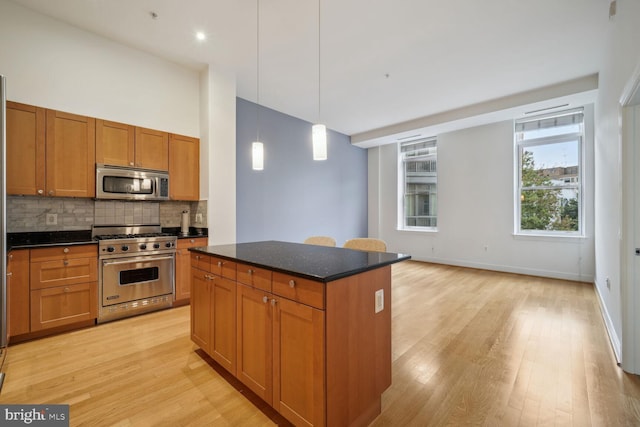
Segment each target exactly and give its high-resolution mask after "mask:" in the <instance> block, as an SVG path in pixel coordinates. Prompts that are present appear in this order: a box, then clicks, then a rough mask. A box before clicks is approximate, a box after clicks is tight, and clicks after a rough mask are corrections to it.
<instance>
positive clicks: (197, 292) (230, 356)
mask: <svg viewBox="0 0 640 427" xmlns="http://www.w3.org/2000/svg"><path fill="white" fill-rule="evenodd" d="M191 272H192V275H191V295H192V300H191V339H192V341H193V342H195V343H196V344H198V346H199V347H200V348H202V349H203V350H204V351H205V352H206V353H207V354H208V355H209V356H211V357H212V358H213V360H215V361H216V362H218V363H219V364H220V365H221V366H223V367H224V368H225V369H227V370H228V371H229V372H231V373H232V374H234V375H235V372H236V336H235V331H236V324H235V323H236V283H235V282H234V281H233V280H230V279H227V278H224V277H220V276H216V275H214V274H213V273H211V272H209V271H207V270H201V269H199V268H196V267H192V269H191Z"/></svg>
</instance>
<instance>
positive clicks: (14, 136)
mask: <svg viewBox="0 0 640 427" xmlns="http://www.w3.org/2000/svg"><path fill="white" fill-rule="evenodd" d="M6 129H7V130H6V132H7V161H6V164H7V194H19V195H36V194H44V180H45V175H44V156H45V151H44V150H45V129H46V128H45V109H44V108H39V107H34V106H31V105H25V104H18V103H17V102H10V101H8V102H7V128H6Z"/></svg>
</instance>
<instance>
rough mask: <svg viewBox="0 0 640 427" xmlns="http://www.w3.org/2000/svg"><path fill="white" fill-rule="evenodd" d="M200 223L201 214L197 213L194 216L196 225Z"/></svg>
mask: <svg viewBox="0 0 640 427" xmlns="http://www.w3.org/2000/svg"><path fill="white" fill-rule="evenodd" d="M201 223H202V214H201V213H197V214H196V224H201Z"/></svg>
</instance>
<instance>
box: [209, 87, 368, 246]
mask: <svg viewBox="0 0 640 427" xmlns="http://www.w3.org/2000/svg"><path fill="white" fill-rule="evenodd" d="M258 108H259V119H260V122H259V123H260V124H259V128H258V129H259V135H260V141H261V142H262V143H263V144H264V153H265V155H264V157H265V161H264V170H262V171H254V170H252V169H251V143H252V142H253V141H255V140H256V136H257V134H256V125H257V123H258V122H257V117H258V110H257V109H258ZM311 126H312V123H309V122H306V121H304V120H301V119H297V118H295V117H292V116H288V115H286V114H283V113H280V112H277V111H274V110H272V109H269V108H266V107H262V106H257V105H256V104H254V103H253V102H250V101H247V100H244V99H242V98H238V99H237V103H236V127H237V128H236V150H237V151H236V162H237V164H236V166H237V167H236V186H237V187H236V209H237V211H236V212H237V214H236V216H237V218H236V224H237V225H236V227H237V228H236V236H237V242H239V243H242V242H250V241H261V240H283V241H289V242H302V241H303V240H304V239H305V238H306V237H308V236H312V235H326V236H332V237H333V238H335V239H336V241H337V244H338V246H342V244H343V243H344V241H345V240H347V239H350V238H352V237H365V236H366V235H367V162H368V160H367V150H365V149H362V148H358V147H355V146H352V145H351V142H350V140H349V137H348V136H347V135H344V134H341V133H338V132H334V131H331V130H329V131H328V137H327V140H328V143H327V146H328V159H327V160H324V161H314V160H313V155H312V150H311ZM210 203H215V201H210Z"/></svg>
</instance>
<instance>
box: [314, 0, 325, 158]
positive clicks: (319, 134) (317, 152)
mask: <svg viewBox="0 0 640 427" xmlns="http://www.w3.org/2000/svg"><path fill="white" fill-rule="evenodd" d="M321 68H322V67H321V62H320V0H318V121H320V106H321V104H322V103H321V100H320V71H321ZM311 140H312V142H313V160H327V127H326V126H325V125H322V124H315V125H313V126H312V127H311Z"/></svg>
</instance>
